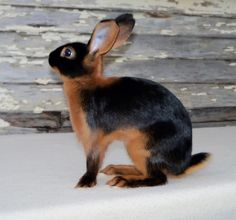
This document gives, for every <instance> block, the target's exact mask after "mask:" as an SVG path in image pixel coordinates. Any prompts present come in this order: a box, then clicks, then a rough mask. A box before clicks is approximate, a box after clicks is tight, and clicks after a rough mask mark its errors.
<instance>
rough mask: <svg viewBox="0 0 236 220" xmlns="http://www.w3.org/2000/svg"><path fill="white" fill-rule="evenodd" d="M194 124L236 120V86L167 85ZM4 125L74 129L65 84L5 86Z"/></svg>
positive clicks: (0, 104) (1, 98)
mask: <svg viewBox="0 0 236 220" xmlns="http://www.w3.org/2000/svg"><path fill="white" fill-rule="evenodd" d="M164 85H165V86H166V87H167V88H169V89H170V90H171V91H172V92H173V93H174V94H176V95H177V97H179V98H180V100H181V101H182V102H183V103H184V105H185V106H186V107H187V108H188V110H189V111H190V115H191V118H192V121H193V122H194V123H208V122H209V123H212V122H225V121H236V84H234V85H227V86H226V85H215V84H164ZM0 120H1V123H0V125H1V126H2V127H9V126H14V127H26V128H27V127H29V128H38V129H42V128H43V129H44V130H45V129H48V130H55V131H56V130H60V129H64V128H65V129H67V128H70V122H69V116H68V110H67V106H66V103H65V99H64V95H63V91H62V87H61V85H46V86H39V85H37V86H36V85H31V86H29V85H10V84H6V85H1V86H0Z"/></svg>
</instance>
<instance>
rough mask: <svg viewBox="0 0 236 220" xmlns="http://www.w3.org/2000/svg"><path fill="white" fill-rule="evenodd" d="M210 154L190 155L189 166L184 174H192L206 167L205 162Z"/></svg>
mask: <svg viewBox="0 0 236 220" xmlns="http://www.w3.org/2000/svg"><path fill="white" fill-rule="evenodd" d="M210 156H211V154H209V153H198V154H194V155H192V158H191V161H190V165H189V167H188V168H187V169H186V170H185V172H184V173H185V174H190V173H193V172H195V171H197V170H199V169H201V168H203V167H205V166H206V164H207V162H208V161H209V159H210Z"/></svg>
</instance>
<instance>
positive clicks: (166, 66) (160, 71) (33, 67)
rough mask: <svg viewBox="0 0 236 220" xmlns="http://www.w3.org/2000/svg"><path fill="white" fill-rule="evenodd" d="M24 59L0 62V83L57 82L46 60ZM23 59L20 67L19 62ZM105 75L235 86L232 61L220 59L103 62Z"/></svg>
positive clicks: (119, 59) (2, 60)
mask: <svg viewBox="0 0 236 220" xmlns="http://www.w3.org/2000/svg"><path fill="white" fill-rule="evenodd" d="M24 59H25V57H22V58H21V57H15V58H1V59H0V82H2V83H37V84H53V83H60V80H59V77H57V75H56V74H53V73H51V72H50V68H49V65H48V61H47V59H46V58H42V59H41V58H39V59H27V63H25V61H24ZM22 60H23V64H21V63H22ZM104 66H105V75H108V76H133V77H143V78H147V79H151V80H154V81H157V82H163V83H174V82H176V83H236V74H235V73H236V62H234V61H233V62H229V61H224V60H182V59H149V60H132V59H123V58H122V57H118V58H107V59H105V65H104Z"/></svg>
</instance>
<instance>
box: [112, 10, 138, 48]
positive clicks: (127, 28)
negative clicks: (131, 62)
mask: <svg viewBox="0 0 236 220" xmlns="http://www.w3.org/2000/svg"><path fill="white" fill-rule="evenodd" d="M115 22H116V23H117V25H118V26H119V28H120V32H119V35H118V37H117V39H116V42H115V44H114V45H113V47H112V48H117V47H119V46H121V45H122V44H123V43H124V42H125V41H126V40H127V39H128V38H129V36H130V34H131V33H132V30H133V28H134V25H135V19H134V18H133V15H132V14H122V15H120V16H118V17H117V18H116V19H115Z"/></svg>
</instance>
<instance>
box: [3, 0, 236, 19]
mask: <svg viewBox="0 0 236 220" xmlns="http://www.w3.org/2000/svg"><path fill="white" fill-rule="evenodd" d="M1 4H6V5H18V6H26V5H27V6H31V7H35V6H37V7H56V8H79V9H99V10H114V9H115V10H117V9H119V10H125V11H140V10H141V11H156V10H162V11H171V12H175V13H181V14H189V15H214V16H235V15H236V10H235V8H236V3H235V1H234V0H227V1H226V0H224V1H222V0H205V1H199V0H191V1H182V0H146V1H141V0H130V1H126V0H120V1H116V2H114V1H113V0H106V1H104V0H80V1H76V0H70V1H61V0H54V1H50V0H40V1H38V0H32V1H28V0H1Z"/></svg>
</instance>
